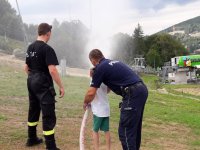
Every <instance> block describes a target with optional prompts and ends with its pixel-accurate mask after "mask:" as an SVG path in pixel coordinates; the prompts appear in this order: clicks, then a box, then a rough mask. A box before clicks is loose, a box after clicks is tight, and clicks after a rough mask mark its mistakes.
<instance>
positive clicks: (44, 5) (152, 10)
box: [8, 0, 200, 35]
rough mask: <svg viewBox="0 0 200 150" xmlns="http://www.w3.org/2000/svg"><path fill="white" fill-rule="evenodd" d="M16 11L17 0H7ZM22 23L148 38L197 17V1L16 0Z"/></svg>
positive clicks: (199, 13)
mask: <svg viewBox="0 0 200 150" xmlns="http://www.w3.org/2000/svg"><path fill="white" fill-rule="evenodd" d="M8 1H9V2H10V3H11V5H12V7H13V8H15V9H16V10H17V7H16V0H8ZM18 4H19V8H20V12H21V15H22V18H23V21H24V22H25V23H28V24H29V23H33V24H39V23H41V22H48V23H50V24H51V23H52V22H53V20H54V19H55V18H56V19H57V20H58V21H60V22H62V21H70V20H80V21H82V22H83V23H84V24H85V25H86V26H87V27H88V28H89V29H92V30H93V31H94V32H105V34H106V33H107V34H114V33H118V32H122V33H127V34H130V35H131V34H132V33H133V31H134V29H135V28H136V27H137V24H138V23H139V24H140V25H141V26H142V29H143V32H144V34H145V35H151V34H153V33H156V32H158V31H160V30H163V29H165V28H167V27H170V26H172V25H174V24H177V23H179V22H182V21H185V20H187V19H190V18H193V17H196V16H199V15H200V11H199V6H200V1H199V0H148V1H147V0H40V1H36V0H18Z"/></svg>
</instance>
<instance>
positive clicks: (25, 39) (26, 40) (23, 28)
mask: <svg viewBox="0 0 200 150" xmlns="http://www.w3.org/2000/svg"><path fill="white" fill-rule="evenodd" d="M16 4H17V9H18V13H19V17H20V21H21V24H22V30H23V32H24V43H25V47H26V46H27V45H28V37H27V35H26V30H25V27H24V23H23V20H22V16H21V13H20V9H19V5H18V1H17V0H16Z"/></svg>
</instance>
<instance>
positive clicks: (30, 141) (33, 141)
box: [26, 137, 43, 146]
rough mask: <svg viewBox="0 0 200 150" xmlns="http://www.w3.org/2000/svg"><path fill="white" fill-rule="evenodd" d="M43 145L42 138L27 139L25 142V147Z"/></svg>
mask: <svg viewBox="0 0 200 150" xmlns="http://www.w3.org/2000/svg"><path fill="white" fill-rule="evenodd" d="M41 143H43V139H42V138H38V137H37V138H29V139H28V140H27V142H26V146H34V145H38V144H41Z"/></svg>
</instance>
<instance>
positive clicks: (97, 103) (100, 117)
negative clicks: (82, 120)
mask: <svg viewBox="0 0 200 150" xmlns="http://www.w3.org/2000/svg"><path fill="white" fill-rule="evenodd" d="M94 71H95V68H92V69H90V77H92V76H93V73H94ZM108 92H109V88H108V87H107V86H106V85H105V84H103V83H102V84H101V86H100V87H99V88H98V90H97V93H96V96H95V98H94V99H93V101H92V102H91V108H92V113H93V141H94V147H95V150H99V133H98V131H99V130H101V131H104V132H105V139H106V148H107V150H110V146H111V138H110V132H109V116H110V106H109V102H108V97H107V93H108Z"/></svg>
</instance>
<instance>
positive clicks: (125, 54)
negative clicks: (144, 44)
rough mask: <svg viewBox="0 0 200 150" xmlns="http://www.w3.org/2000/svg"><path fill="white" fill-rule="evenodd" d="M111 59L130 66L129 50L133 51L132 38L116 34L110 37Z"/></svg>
mask: <svg viewBox="0 0 200 150" xmlns="http://www.w3.org/2000/svg"><path fill="white" fill-rule="evenodd" d="M111 45H112V47H111V51H112V58H113V59H116V60H120V61H123V62H125V63H128V64H130V63H131V62H132V57H131V54H130V52H131V50H132V49H133V47H132V46H133V40H132V37H131V36H129V35H128V34H123V33H118V34H116V35H114V36H113V37H112V42H111Z"/></svg>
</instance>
